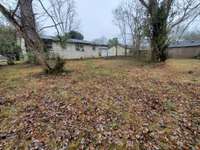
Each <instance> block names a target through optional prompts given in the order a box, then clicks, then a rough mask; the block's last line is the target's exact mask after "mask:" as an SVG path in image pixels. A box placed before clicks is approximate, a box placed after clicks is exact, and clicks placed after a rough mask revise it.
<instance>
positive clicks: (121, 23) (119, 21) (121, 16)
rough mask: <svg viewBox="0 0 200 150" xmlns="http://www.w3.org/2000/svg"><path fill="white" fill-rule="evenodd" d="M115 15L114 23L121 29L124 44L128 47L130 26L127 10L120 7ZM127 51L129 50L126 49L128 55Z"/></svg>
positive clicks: (115, 11)
mask: <svg viewBox="0 0 200 150" xmlns="http://www.w3.org/2000/svg"><path fill="white" fill-rule="evenodd" d="M113 14H114V23H115V25H116V26H117V27H118V28H119V30H120V35H121V37H122V41H123V44H124V45H125V46H126V45H127V35H128V25H127V18H126V15H125V10H124V9H123V8H122V7H121V6H119V7H118V8H116V9H115V10H114V12H113ZM126 51H127V50H126V48H125V53H126V54H127V52H126Z"/></svg>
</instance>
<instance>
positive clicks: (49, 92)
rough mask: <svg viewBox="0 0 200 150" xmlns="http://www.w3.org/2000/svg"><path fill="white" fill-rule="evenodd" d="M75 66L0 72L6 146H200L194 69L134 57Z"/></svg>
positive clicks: (0, 143)
mask: <svg viewBox="0 0 200 150" xmlns="http://www.w3.org/2000/svg"><path fill="white" fill-rule="evenodd" d="M173 63H174V61H173ZM67 64H68V67H69V68H70V69H71V70H73V72H71V73H70V74H67V75H60V76H44V75H38V74H39V73H40V69H38V68H37V67H36V66H32V67H31V68H28V67H27V66H26V67H24V66H23V65H21V66H17V69H16V68H15V66H12V67H13V68H12V67H11V68H9V69H8V70H5V71H7V72H8V73H9V74H8V76H3V75H2V76H1V75H0V82H1V84H0V88H1V89H0V122H1V124H0V149H31V150H36V149H39V150H52V149H58V150H65V149H91V150H93V149H149V150H155V149H199V148H200V85H199V84H198V83H194V82H193V80H190V79H191V76H192V75H193V74H190V76H185V75H184V78H183V76H182V75H181V74H180V73H179V71H177V70H174V69H172V68H173V67H172V66H171V64H170V63H168V64H162V65H155V66H148V65H145V64H141V62H135V61H134V60H88V61H72V62H68V63H67ZM4 69H5V68H4ZM190 70H192V68H190ZM176 75H177V76H179V77H180V78H178V79H176ZM186 78H187V82H185V79H186ZM195 78H196V76H195ZM182 79H184V80H182ZM195 80H196V79H195ZM13 81H14V82H13ZM22 83H23V84H22ZM13 84H15V86H14V85H13ZM5 85H7V86H5ZM1 86H4V87H1ZM14 87H16V88H14Z"/></svg>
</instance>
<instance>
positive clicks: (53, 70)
mask: <svg viewBox="0 0 200 150" xmlns="http://www.w3.org/2000/svg"><path fill="white" fill-rule="evenodd" d="M49 65H50V68H49V69H46V70H45V73H47V74H59V73H63V72H65V70H64V66H65V61H64V60H63V59H62V58H60V57H59V56H55V55H54V56H53V57H51V58H50V59H49Z"/></svg>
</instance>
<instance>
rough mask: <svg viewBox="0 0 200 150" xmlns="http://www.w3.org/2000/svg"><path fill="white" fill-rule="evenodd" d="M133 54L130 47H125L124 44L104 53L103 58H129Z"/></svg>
mask: <svg viewBox="0 0 200 150" xmlns="http://www.w3.org/2000/svg"><path fill="white" fill-rule="evenodd" d="M130 52H131V47H130V46H125V45H122V44H119V45H117V46H112V47H110V48H109V49H108V50H107V51H106V53H104V54H103V55H102V56H104V57H114V56H129V55H130Z"/></svg>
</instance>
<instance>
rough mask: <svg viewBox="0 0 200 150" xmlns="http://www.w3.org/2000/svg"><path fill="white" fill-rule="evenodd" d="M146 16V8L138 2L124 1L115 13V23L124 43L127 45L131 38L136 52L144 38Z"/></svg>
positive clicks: (132, 0) (135, 0) (134, 0)
mask: <svg viewBox="0 0 200 150" xmlns="http://www.w3.org/2000/svg"><path fill="white" fill-rule="evenodd" d="M144 14H145V10H144V7H143V6H142V5H141V4H140V3H139V2H138V1H137V0H126V1H123V2H122V3H121V4H120V5H119V6H118V8H116V9H115V11H114V18H115V23H116V25H117V26H118V27H119V29H120V31H121V35H122V37H123V41H124V42H125V43H126V42H127V40H128V38H130V37H131V40H132V44H133V48H134V49H135V50H139V49H140V45H141V42H142V39H143V38H144V23H145V15H144Z"/></svg>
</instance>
